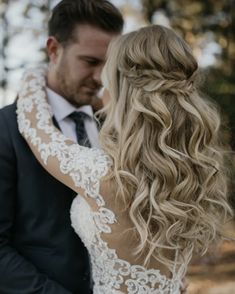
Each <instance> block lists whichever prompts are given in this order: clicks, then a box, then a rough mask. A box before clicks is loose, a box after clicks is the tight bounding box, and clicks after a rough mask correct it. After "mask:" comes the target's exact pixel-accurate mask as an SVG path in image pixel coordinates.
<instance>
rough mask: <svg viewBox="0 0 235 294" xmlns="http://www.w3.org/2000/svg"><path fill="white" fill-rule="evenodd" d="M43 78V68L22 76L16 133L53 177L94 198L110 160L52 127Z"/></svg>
mask: <svg viewBox="0 0 235 294" xmlns="http://www.w3.org/2000/svg"><path fill="white" fill-rule="evenodd" d="M44 76H45V70H44V69H36V70H34V71H28V72H26V74H25V76H24V79H23V85H22V88H21V90H20V93H19V99H18V101H17V115H18V125H19V131H20V133H21V134H22V135H23V137H24V138H25V140H26V141H27V143H28V144H29V146H30V148H31V150H32V152H33V153H34V155H35V157H36V158H37V159H38V160H39V162H40V163H41V165H42V166H43V167H44V168H45V169H46V170H47V171H48V172H49V173H50V174H51V175H52V176H54V177H55V178H56V179H58V180H59V181H61V182H62V183H64V184H65V185H67V186H68V187H70V188H71V189H73V190H74V191H76V192H78V193H79V192H81V190H85V191H86V192H87V191H89V193H92V194H93V195H94V197H95V195H97V194H98V193H99V190H98V189H99V187H98V186H99V184H98V182H99V179H100V178H101V177H102V176H104V175H105V174H106V173H107V170H108V168H109V164H110V159H109V157H108V156H106V155H105V154H104V153H103V152H102V151H101V150H99V149H89V148H86V147H82V146H79V145H78V144H76V143H74V142H73V141H71V140H69V139H67V138H66V137H65V136H64V135H63V134H62V133H61V132H59V131H58V130H57V129H56V128H55V127H54V125H53V122H52V113H51V110H50V105H49V104H48V103H47V99H46V91H45V89H46V82H45V78H44ZM93 195H90V196H93Z"/></svg>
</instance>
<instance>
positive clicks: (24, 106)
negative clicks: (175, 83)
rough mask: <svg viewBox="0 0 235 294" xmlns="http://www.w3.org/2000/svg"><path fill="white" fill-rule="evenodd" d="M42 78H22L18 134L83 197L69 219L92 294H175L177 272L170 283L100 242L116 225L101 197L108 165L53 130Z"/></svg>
mask: <svg viewBox="0 0 235 294" xmlns="http://www.w3.org/2000/svg"><path fill="white" fill-rule="evenodd" d="M44 74H45V73H44V70H40V69H38V70H36V71H31V72H28V73H27V74H26V75H25V79H24V83H23V87H22V89H21V91H20V95H19V97H20V98H19V100H18V110H17V114H18V125H19V130H20V132H21V133H22V134H23V136H24V137H25V138H26V140H27V141H28V143H29V145H30V147H31V149H32V150H33V152H34V153H35V156H36V157H37V158H38V160H39V161H40V162H41V163H42V164H43V165H44V167H45V168H46V169H47V170H48V171H49V172H50V173H52V174H53V175H54V176H55V177H56V178H57V179H59V180H61V181H62V182H64V183H65V184H67V185H69V186H70V187H72V188H73V189H74V190H76V191H79V189H77V187H78V188H80V189H82V190H83V191H84V193H83V194H84V195H86V196H84V195H83V196H80V195H77V197H76V198H75V199H74V201H73V204H72V207H71V221H72V226H73V228H74V230H75V231H76V233H77V234H78V235H79V236H80V238H81V239H82V241H83V242H84V244H85V246H86V247H87V249H88V252H89V254H90V259H91V264H92V276H93V281H94V289H93V291H94V294H118V293H132V294H134V293H139V294H142V293H149V294H150V293H154V294H178V293H180V290H179V288H180V281H181V277H180V276H181V275H180V274H179V271H177V273H174V274H173V277H172V279H169V278H167V277H166V276H164V275H163V274H161V273H160V271H159V270H158V269H146V268H145V267H143V266H140V265H135V264H131V263H130V262H128V261H127V260H124V259H121V258H119V256H118V254H117V251H116V250H115V249H114V248H111V246H109V244H108V243H107V242H106V241H105V240H104V239H103V238H102V237H103V236H104V235H106V234H112V229H111V227H112V224H114V223H116V222H117V221H118V216H117V215H115V213H114V212H113V211H111V210H110V209H108V208H107V207H106V203H105V200H104V198H103V197H102V195H100V179H101V178H102V177H104V176H105V175H106V174H107V172H108V170H109V169H110V168H111V167H112V161H111V159H110V158H109V156H108V155H107V154H105V153H104V152H103V151H102V150H100V149H89V148H86V147H81V146H79V145H77V144H74V143H72V142H71V141H69V140H68V139H66V138H65V137H64V136H63V135H62V134H61V133H60V132H58V131H57V130H56V129H55V128H54V126H53V125H52V123H51V112H50V107H49V105H48V104H47V101H46V94H45V91H44V88H45V81H44ZM35 117H37V119H35ZM88 198H89V201H93V202H94V203H95V205H96V207H97V209H96V210H94V209H92V208H91V206H90V204H89V201H88ZM123 289H125V290H123ZM123 291H124V292H123Z"/></svg>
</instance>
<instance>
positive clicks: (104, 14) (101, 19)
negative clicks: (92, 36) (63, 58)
mask: <svg viewBox="0 0 235 294" xmlns="http://www.w3.org/2000/svg"><path fill="white" fill-rule="evenodd" d="M80 24H88V25H92V26H94V27H97V28H99V29H101V30H104V31H105V32H108V33H121V32H122V29H123V25H124V20H123V17H122V15H121V13H120V11H119V10H118V9H117V8H116V7H115V6H114V5H113V4H112V3H110V2H109V1H106V0H62V1H61V2H59V3H58V4H57V5H56V6H55V7H54V9H53V11H52V15H51V18H50V20H49V24H48V31H49V36H54V37H55V38H56V39H57V40H58V41H59V42H61V43H67V42H68V41H71V40H72V39H73V33H74V30H75V28H76V27H77V26H78V25H80Z"/></svg>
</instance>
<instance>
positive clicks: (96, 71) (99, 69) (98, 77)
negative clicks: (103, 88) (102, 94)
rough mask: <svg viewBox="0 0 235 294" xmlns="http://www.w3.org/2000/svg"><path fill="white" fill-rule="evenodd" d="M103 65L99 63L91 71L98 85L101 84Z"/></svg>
mask: <svg viewBox="0 0 235 294" xmlns="http://www.w3.org/2000/svg"><path fill="white" fill-rule="evenodd" d="M103 66H104V65H99V66H97V67H96V68H95V69H94V72H93V79H94V81H96V83H97V84H99V85H102V82H101V72H102V69H103Z"/></svg>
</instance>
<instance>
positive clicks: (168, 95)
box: [100, 25, 232, 268]
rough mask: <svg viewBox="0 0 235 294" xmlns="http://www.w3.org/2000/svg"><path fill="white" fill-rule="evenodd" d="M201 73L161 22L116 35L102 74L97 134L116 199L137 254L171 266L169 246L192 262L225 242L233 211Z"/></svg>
mask: <svg viewBox="0 0 235 294" xmlns="http://www.w3.org/2000/svg"><path fill="white" fill-rule="evenodd" d="M197 76H198V65H197V62H196V60H195V58H194V57H193V55H192V52H191V50H190V48H189V47H188V45H187V44H186V43H185V42H184V41H183V40H182V39H181V38H180V37H179V36H178V35H177V34H176V33H175V32H174V31H172V30H170V29H168V28H165V27H162V26H159V25H154V26H150V27H144V28H141V29H140V30H138V31H135V32H131V33H129V34H126V35H123V36H121V37H118V38H117V39H116V40H115V41H114V42H113V43H112V44H111V47H110V48H109V52H108V59H107V63H106V65H105V67H104V71H103V74H102V79H103V82H104V85H105V87H106V88H107V89H108V91H109V94H110V102H109V105H108V106H107V109H106V115H107V116H106V120H105V122H104V125H103V127H102V129H101V133H100V137H101V142H102V146H103V148H104V149H105V150H106V152H108V154H110V156H111V157H112V159H113V161H114V170H113V173H112V176H113V177H114V179H115V181H116V182H117V187H118V191H117V199H118V200H122V201H123V203H124V204H125V208H127V209H129V215H130V219H131V220H132V222H133V226H134V228H135V230H136V232H137V236H138V240H139V245H138V247H137V249H136V253H137V254H141V253H143V252H146V250H147V254H146V259H145V262H146V263H147V262H148V261H149V259H150V257H154V258H156V259H157V260H158V261H160V262H163V263H165V264H166V265H168V266H169V268H172V266H173V261H172V260H171V258H170V257H169V256H167V255H166V253H165V252H166V249H167V250H173V251H175V250H177V251H179V253H180V255H179V259H178V260H179V263H183V262H186V263H188V261H189V260H190V258H191V254H192V252H193V251H197V252H201V253H203V252H205V251H206V250H207V249H208V246H209V245H210V243H211V242H212V241H215V240H217V239H220V237H221V235H222V230H221V224H223V223H224V222H225V221H226V220H227V218H228V216H229V215H230V214H232V211H231V208H230V206H229V204H228V201H227V176H226V170H225V154H226V152H225V151H226V148H225V146H224V144H222V142H220V141H221V136H220V117H219V114H218V111H217V109H216V107H215V105H214V104H213V103H211V102H209V101H207V100H206V99H204V98H202V97H201V96H200V94H199V93H198V91H197V89H196V88H197V83H196V80H197Z"/></svg>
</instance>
